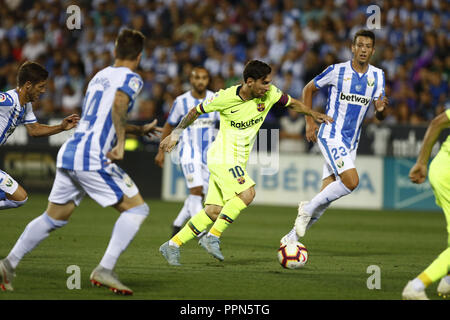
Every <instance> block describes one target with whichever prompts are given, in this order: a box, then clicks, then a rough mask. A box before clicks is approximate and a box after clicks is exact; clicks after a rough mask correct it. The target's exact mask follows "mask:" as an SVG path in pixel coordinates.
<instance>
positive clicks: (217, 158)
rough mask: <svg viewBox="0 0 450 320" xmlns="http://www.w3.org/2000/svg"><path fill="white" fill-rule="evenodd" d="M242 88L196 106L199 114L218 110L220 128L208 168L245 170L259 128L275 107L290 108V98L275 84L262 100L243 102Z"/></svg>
mask: <svg viewBox="0 0 450 320" xmlns="http://www.w3.org/2000/svg"><path fill="white" fill-rule="evenodd" d="M241 88H242V85H236V86H232V87H230V88H227V89H224V90H220V91H218V92H217V93H216V94H215V95H214V97H212V98H210V99H209V100H207V101H204V102H202V103H200V104H199V105H198V106H197V111H198V112H199V113H207V112H213V111H218V112H219V113H220V129H219V133H218V134H217V137H216V139H215V141H214V142H213V143H212V145H211V147H210V148H209V151H208V155H207V156H208V166H210V165H223V164H239V165H242V166H243V167H244V168H245V167H246V164H247V160H248V157H249V155H250V151H251V150H252V147H253V144H254V142H255V139H256V135H257V133H258V130H259V128H260V127H261V125H262V123H263V122H264V119H265V118H266V116H267V114H268V113H269V111H270V109H271V108H272V106H274V105H280V106H283V107H284V106H287V105H289V103H290V101H291V98H290V96H289V95H287V94H284V93H283V92H281V90H280V89H278V88H277V87H275V86H274V85H270V89H269V90H268V91H267V92H266V94H265V95H264V96H263V97H261V98H254V99H251V100H243V99H242V98H241V97H240V96H239V91H240V89H241Z"/></svg>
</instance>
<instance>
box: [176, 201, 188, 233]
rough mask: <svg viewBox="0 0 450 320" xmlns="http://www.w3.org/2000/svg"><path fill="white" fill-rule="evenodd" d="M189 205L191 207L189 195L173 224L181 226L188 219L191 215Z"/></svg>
mask: <svg viewBox="0 0 450 320" xmlns="http://www.w3.org/2000/svg"><path fill="white" fill-rule="evenodd" d="M188 207H189V197H187V198H186V200H184V204H183V208H181V211H180V212H179V213H178V215H177V217H176V218H175V220H174V221H173V225H174V226H175V227H180V228H181V227H182V226H183V224H184V223H185V222H186V220H188V219H189V218H190V217H191V215H190V213H189V209H188Z"/></svg>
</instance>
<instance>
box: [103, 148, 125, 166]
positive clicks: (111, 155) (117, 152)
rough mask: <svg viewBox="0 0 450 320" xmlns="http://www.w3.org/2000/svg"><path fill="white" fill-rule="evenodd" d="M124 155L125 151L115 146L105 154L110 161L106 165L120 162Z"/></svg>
mask: <svg viewBox="0 0 450 320" xmlns="http://www.w3.org/2000/svg"><path fill="white" fill-rule="evenodd" d="M124 154H125V150H124V148H123V147H119V146H115V147H114V148H112V150H111V151H109V152H108V153H107V154H106V157H107V158H108V159H110V160H111V161H110V162H108V163H111V162H113V161H116V160H122V159H123V156H124Z"/></svg>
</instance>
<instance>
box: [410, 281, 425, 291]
mask: <svg viewBox="0 0 450 320" xmlns="http://www.w3.org/2000/svg"><path fill="white" fill-rule="evenodd" d="M412 286H413V288H414V290H416V291H423V290H425V285H424V283H423V282H422V280H420V279H419V278H415V279H414V280H413V281H412Z"/></svg>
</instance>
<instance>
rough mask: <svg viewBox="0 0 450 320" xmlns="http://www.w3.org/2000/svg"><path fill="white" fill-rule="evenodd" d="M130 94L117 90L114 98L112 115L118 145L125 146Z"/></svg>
mask: <svg viewBox="0 0 450 320" xmlns="http://www.w3.org/2000/svg"><path fill="white" fill-rule="evenodd" d="M128 102H129V98H128V96H127V95H126V94H125V93H123V92H122V91H117V92H116V96H115V98H114V103H113V107H112V112H111V117H112V121H113V124H114V129H115V130H116V136H117V146H119V147H122V146H125V132H126V128H127V120H128V117H127V109H128Z"/></svg>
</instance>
